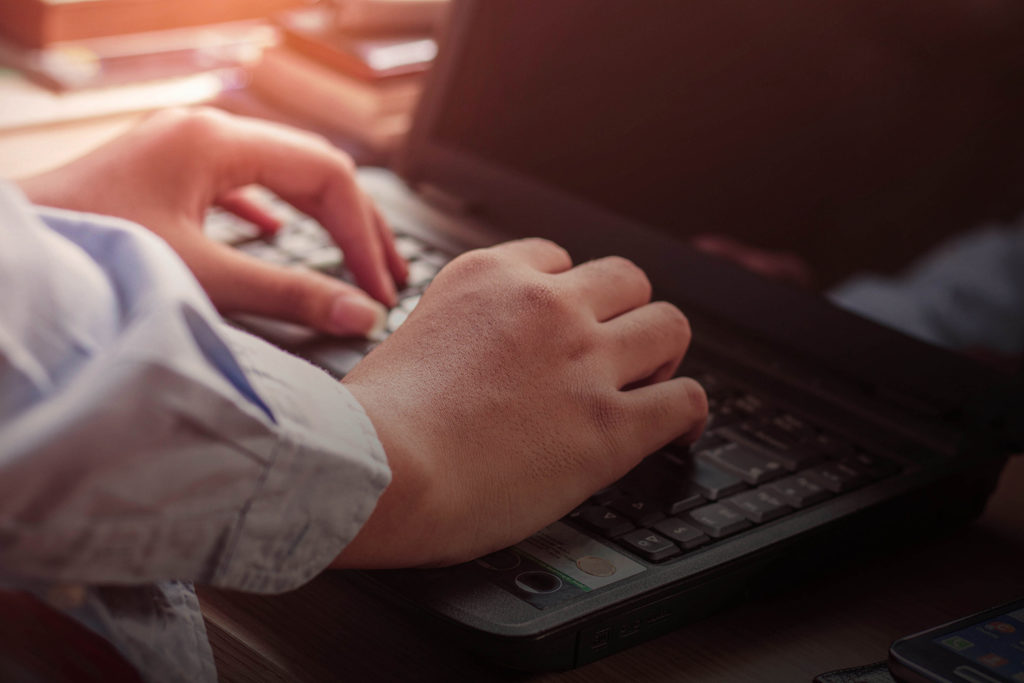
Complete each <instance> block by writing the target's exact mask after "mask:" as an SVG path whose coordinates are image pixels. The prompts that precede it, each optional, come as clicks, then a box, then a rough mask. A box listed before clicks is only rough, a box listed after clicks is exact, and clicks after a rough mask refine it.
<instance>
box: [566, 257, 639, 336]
mask: <svg viewBox="0 0 1024 683" xmlns="http://www.w3.org/2000/svg"><path fill="white" fill-rule="evenodd" d="M564 278H566V279H568V280H570V282H571V283H572V286H574V287H575V288H576V290H577V291H579V292H581V293H582V294H583V297H584V300H585V301H586V303H587V304H588V305H589V306H590V307H591V309H592V310H593V311H594V315H596V316H597V319H598V321H600V322H604V321H605V320H609V319H611V318H614V317H615V316H617V315H620V314H622V313H625V312H626V311H630V310H633V309H634V308H637V307H638V306H643V305H644V304H646V303H647V302H649V301H650V300H651V283H650V281H649V280H648V279H647V275H645V274H644V272H643V271H642V270H640V268H638V267H637V266H636V265H635V264H634V263H633V262H632V261H629V260H628V259H624V258H622V257H620V256H608V257H605V258H600V259H597V260H595V261H588V262H586V263H583V264H580V265H578V266H576V267H575V268H573V269H572V270H571V271H569V272H568V273H566V274H565V276H564Z"/></svg>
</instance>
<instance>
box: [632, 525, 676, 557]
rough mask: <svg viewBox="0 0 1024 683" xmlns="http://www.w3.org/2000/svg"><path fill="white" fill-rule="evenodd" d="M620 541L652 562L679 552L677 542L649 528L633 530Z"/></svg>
mask: <svg viewBox="0 0 1024 683" xmlns="http://www.w3.org/2000/svg"><path fill="white" fill-rule="evenodd" d="M618 541H619V543H621V544H622V545H624V546H626V547H627V548H629V549H630V550H632V551H633V552H635V553H636V554H637V555H640V556H641V557H643V558H645V559H647V560H649V561H651V562H661V561H662V560H667V559H668V558H670V557H674V556H676V555H678V554H679V548H678V547H677V546H676V544H675V543H673V542H672V541H670V540H668V539H667V538H664V537H662V536H660V535H658V534H656V533H654V532H653V531H650V530H649V529H637V530H636V531H631V532H629V533H628V534H626V535H624V536H623V537H622V538H620V539H618Z"/></svg>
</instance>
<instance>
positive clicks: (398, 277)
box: [370, 202, 409, 287]
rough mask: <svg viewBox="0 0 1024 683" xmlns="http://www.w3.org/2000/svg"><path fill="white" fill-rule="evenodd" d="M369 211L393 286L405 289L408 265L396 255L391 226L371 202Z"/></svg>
mask: <svg viewBox="0 0 1024 683" xmlns="http://www.w3.org/2000/svg"><path fill="white" fill-rule="evenodd" d="M370 210H371V211H372V212H373V219H374V223H375V224H376V226H377V234H379V235H380V242H381V244H383V245H384V258H385V259H386V260H387V264H388V270H390V271H391V277H393V278H394V280H395V284H396V285H397V286H398V287H405V285H406V282H407V280H408V279H409V264H408V263H406V260H405V259H404V258H402V255H401V254H399V253H398V247H396V246H395V233H394V232H393V231H392V230H391V226H390V225H388V222H387V220H385V218H384V216H383V215H381V212H380V210H379V209H378V208H377V207H376V206H374V205H373V203H372V202H371V203H370Z"/></svg>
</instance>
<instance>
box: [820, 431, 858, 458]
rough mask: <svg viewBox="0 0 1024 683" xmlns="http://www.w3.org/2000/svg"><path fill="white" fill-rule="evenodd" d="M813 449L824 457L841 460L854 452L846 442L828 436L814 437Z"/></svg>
mask: <svg viewBox="0 0 1024 683" xmlns="http://www.w3.org/2000/svg"><path fill="white" fill-rule="evenodd" d="M813 443H814V447H815V448H816V449H817V450H818V451H819V452H821V453H822V454H823V455H824V456H825V457H827V458H832V459H835V460H841V459H843V458H845V457H847V456H848V455H852V454H853V452H854V448H853V446H852V445H851V444H850V443H849V442H848V441H846V440H844V439H840V438H839V437H836V436H832V435H830V434H824V433H822V434H818V435H817V436H816V437H814V441H813Z"/></svg>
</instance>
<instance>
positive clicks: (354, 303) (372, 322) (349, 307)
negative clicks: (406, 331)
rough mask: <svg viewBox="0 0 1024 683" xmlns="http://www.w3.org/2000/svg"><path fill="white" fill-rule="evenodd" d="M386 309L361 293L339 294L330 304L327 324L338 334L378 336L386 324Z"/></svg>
mask: <svg viewBox="0 0 1024 683" xmlns="http://www.w3.org/2000/svg"><path fill="white" fill-rule="evenodd" d="M387 320H388V309H386V308H384V307H383V306H381V305H380V304H379V303H377V302H376V301H374V300H373V299H370V298H368V297H365V296H362V295H361V294H348V293H346V294H339V295H338V296H337V298H335V299H334V303H333V304H332V305H331V312H330V316H329V318H328V320H327V326H328V328H329V329H330V331H331V332H334V333H335V334H338V335H353V334H362V335H366V336H367V337H368V338H379V337H380V336H381V335H382V334H383V332H384V325H385V324H387Z"/></svg>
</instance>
